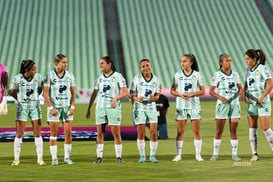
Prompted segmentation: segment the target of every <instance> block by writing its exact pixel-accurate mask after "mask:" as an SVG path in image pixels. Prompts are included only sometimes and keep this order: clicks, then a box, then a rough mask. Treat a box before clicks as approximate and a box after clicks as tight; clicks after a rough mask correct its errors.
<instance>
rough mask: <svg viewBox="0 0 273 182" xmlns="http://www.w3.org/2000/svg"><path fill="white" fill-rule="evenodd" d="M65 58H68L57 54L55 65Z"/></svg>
mask: <svg viewBox="0 0 273 182" xmlns="http://www.w3.org/2000/svg"><path fill="white" fill-rule="evenodd" d="M63 58H66V56H65V55H63V54H57V55H56V57H55V60H54V63H55V64H56V63H59V62H61V60H62V59H63Z"/></svg>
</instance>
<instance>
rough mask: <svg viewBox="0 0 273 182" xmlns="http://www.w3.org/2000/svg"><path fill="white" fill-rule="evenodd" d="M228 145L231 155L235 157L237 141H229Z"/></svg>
mask: <svg viewBox="0 0 273 182" xmlns="http://www.w3.org/2000/svg"><path fill="white" fill-rule="evenodd" d="M230 144H231V151H232V152H231V153H232V155H237V151H238V140H230Z"/></svg>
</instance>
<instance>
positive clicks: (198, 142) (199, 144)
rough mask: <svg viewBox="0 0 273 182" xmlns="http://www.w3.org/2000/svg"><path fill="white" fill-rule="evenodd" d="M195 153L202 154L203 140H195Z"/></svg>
mask: <svg viewBox="0 0 273 182" xmlns="http://www.w3.org/2000/svg"><path fill="white" fill-rule="evenodd" d="M194 146H195V155H196V156H199V155H200V154H201V148H202V140H194Z"/></svg>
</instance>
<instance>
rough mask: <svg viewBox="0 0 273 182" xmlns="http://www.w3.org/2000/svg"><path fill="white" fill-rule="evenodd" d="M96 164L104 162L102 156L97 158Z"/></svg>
mask: <svg viewBox="0 0 273 182" xmlns="http://www.w3.org/2000/svg"><path fill="white" fill-rule="evenodd" d="M93 163H94V164H99V163H102V158H101V157H98V158H97V159H96V160H94V161H93Z"/></svg>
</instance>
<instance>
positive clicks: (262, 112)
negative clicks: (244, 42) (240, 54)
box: [245, 49, 273, 161]
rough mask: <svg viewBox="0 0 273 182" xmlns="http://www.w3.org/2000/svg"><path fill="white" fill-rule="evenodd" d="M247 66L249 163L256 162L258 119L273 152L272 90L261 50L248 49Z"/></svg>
mask: <svg viewBox="0 0 273 182" xmlns="http://www.w3.org/2000/svg"><path fill="white" fill-rule="evenodd" d="M245 60H246V63H247V65H248V68H247V72H246V76H245V96H246V97H245V101H246V103H247V115H248V116H247V119H248V123H249V141H250V147H251V150H252V158H251V161H257V160H258V159H259V158H258V152H257V140H258V138H257V128H258V118H260V123H261V127H262V130H263V132H264V134H265V137H266V139H267V141H268V143H269V145H270V147H271V149H272V151H273V132H272V130H271V128H270V115H271V102H270V96H269V93H270V92H271V90H272V88H273V81H272V76H271V73H270V72H269V70H268V68H267V67H266V66H265V60H266V58H265V54H264V52H263V51H262V50H254V49H249V50H247V51H246V52H245Z"/></svg>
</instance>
